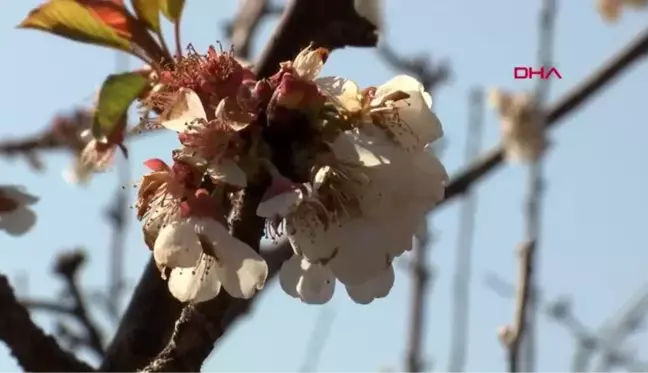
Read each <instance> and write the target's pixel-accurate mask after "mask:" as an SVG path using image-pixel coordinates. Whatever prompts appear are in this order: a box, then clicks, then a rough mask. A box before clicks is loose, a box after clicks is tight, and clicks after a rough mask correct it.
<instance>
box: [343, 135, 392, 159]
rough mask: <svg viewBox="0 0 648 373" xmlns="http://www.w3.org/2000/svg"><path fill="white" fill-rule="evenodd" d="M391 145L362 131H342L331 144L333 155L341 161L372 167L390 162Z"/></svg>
mask: <svg viewBox="0 0 648 373" xmlns="http://www.w3.org/2000/svg"><path fill="white" fill-rule="evenodd" d="M391 148H393V146H392V145H389V144H386V143H384V144H383V143H382V142H381V141H380V140H379V139H373V138H371V137H370V136H367V135H366V134H364V133H363V132H357V131H354V132H344V133H342V134H340V136H338V137H337V138H336V139H335V141H334V142H333V143H332V144H331V150H333V153H334V154H335V157H336V158H337V159H339V160H341V161H345V162H350V163H355V164H360V165H363V166H365V167H374V166H379V165H384V164H389V163H390V157H389V156H390V155H391V153H392V151H391Z"/></svg>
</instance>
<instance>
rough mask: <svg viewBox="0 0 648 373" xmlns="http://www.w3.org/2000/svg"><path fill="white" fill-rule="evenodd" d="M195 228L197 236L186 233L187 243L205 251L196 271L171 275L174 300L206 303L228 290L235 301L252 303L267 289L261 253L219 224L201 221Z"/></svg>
mask: <svg viewBox="0 0 648 373" xmlns="http://www.w3.org/2000/svg"><path fill="white" fill-rule="evenodd" d="M195 228H196V230H195V231H193V233H195V234H194V235H192V234H191V232H190V231H187V232H186V233H188V234H187V235H186V236H184V237H185V238H184V240H186V241H184V243H185V245H191V247H192V248H196V249H200V248H202V252H203V253H202V254H199V256H200V258H199V260H198V261H197V262H196V263H195V264H194V266H193V267H190V268H181V267H178V268H174V269H173V270H172V271H171V275H170V277H169V283H168V286H169V291H170V292H171V294H172V295H173V296H174V297H176V298H177V299H178V300H180V301H182V302H204V301H206V300H209V299H211V298H214V297H216V296H217V295H218V294H219V293H220V290H221V288H224V289H225V291H227V292H228V293H229V294H230V295H231V296H233V297H235V298H244V299H249V298H251V297H252V296H254V294H256V292H257V291H259V290H261V289H263V286H264V284H265V281H266V279H267V277H268V266H267V264H266V262H265V261H264V260H263V258H262V257H261V256H260V255H259V254H258V253H256V252H255V251H254V250H253V249H252V248H251V247H249V246H248V245H247V244H245V243H244V242H242V241H240V240H238V239H236V238H235V237H233V236H231V235H230V234H229V232H228V231H227V229H226V228H225V227H224V226H223V225H222V224H219V223H218V222H216V221H215V220H212V219H206V220H202V221H199V222H198V224H196V225H195Z"/></svg>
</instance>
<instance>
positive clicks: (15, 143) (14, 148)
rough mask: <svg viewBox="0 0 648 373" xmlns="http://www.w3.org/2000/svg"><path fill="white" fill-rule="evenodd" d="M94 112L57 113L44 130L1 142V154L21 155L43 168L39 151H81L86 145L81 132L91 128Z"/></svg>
mask: <svg viewBox="0 0 648 373" xmlns="http://www.w3.org/2000/svg"><path fill="white" fill-rule="evenodd" d="M91 123H92V113H90V112H89V111H88V110H87V109H82V108H81V109H76V110H74V111H73V112H72V113H71V114H68V115H57V116H55V117H54V119H53V120H52V123H51V124H50V125H49V126H48V127H47V128H46V129H44V130H43V131H42V132H40V133H37V134H35V135H32V136H29V137H27V138H22V139H13V140H11V139H10V140H3V141H2V142H0V156H2V157H16V156H21V157H25V159H26V160H27V161H28V162H29V164H31V165H32V166H33V167H34V168H36V169H42V168H43V165H42V162H40V159H39V152H41V151H44V150H59V149H60V150H68V151H71V152H72V153H75V154H77V153H79V152H81V150H82V149H83V147H84V145H85V144H84V142H83V140H82V139H81V136H80V134H81V132H82V131H83V130H85V129H87V128H90V124H91Z"/></svg>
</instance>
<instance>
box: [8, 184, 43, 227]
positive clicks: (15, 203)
mask: <svg viewBox="0 0 648 373" xmlns="http://www.w3.org/2000/svg"><path fill="white" fill-rule="evenodd" d="M36 202H38V197H36V196H33V195H31V194H29V193H27V192H26V191H25V187H23V186H18V185H2V186H0V230H3V231H5V232H6V233H8V234H9V235H12V236H20V235H23V234H25V233H27V231H29V230H30V229H31V228H32V227H33V226H34V224H35V223H36V214H35V213H34V211H33V210H32V209H31V208H30V207H29V206H31V205H33V204H34V203H36Z"/></svg>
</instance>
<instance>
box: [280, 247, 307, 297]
mask: <svg viewBox="0 0 648 373" xmlns="http://www.w3.org/2000/svg"><path fill="white" fill-rule="evenodd" d="M301 275H302V269H301V257H299V256H297V255H293V256H292V257H290V259H288V260H286V261H285V262H283V264H282V265H281V269H280V270H279V284H280V285H281V288H282V289H283V291H284V292H286V294H288V295H290V296H291V297H293V298H299V293H297V283H298V282H299V279H300V278H301Z"/></svg>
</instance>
